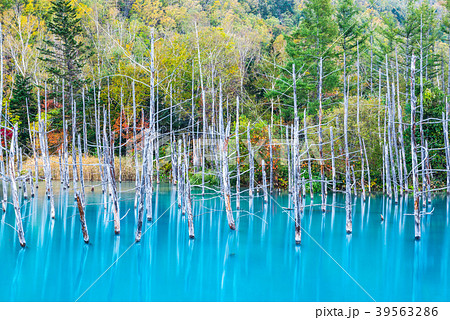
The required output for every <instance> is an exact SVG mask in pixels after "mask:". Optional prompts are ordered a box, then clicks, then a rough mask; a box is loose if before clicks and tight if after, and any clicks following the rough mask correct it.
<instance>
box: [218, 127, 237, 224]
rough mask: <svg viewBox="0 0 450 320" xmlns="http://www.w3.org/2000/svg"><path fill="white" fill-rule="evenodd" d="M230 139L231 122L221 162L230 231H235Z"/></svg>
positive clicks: (223, 136)
mask: <svg viewBox="0 0 450 320" xmlns="http://www.w3.org/2000/svg"><path fill="white" fill-rule="evenodd" d="M229 139H230V122H228V124H227V129H226V134H223V135H222V136H221V148H220V151H221V152H220V153H221V158H222V159H221V160H222V181H223V182H222V183H223V191H224V198H225V209H226V212H227V220H228V225H229V226H230V229H232V230H235V229H236V226H235V224H234V218H233V211H232V210H231V190H230V176H229V174H228V141H229Z"/></svg>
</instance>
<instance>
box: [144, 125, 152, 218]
mask: <svg viewBox="0 0 450 320" xmlns="http://www.w3.org/2000/svg"><path fill="white" fill-rule="evenodd" d="M153 125H154V124H153V121H152V120H151V121H150V128H153ZM152 132H153V129H147V130H145V135H147V136H149V137H147V139H148V142H147V154H146V157H147V159H146V160H147V166H146V167H144V169H143V171H142V174H143V175H145V180H144V181H145V182H144V183H145V202H146V205H145V206H146V209H147V221H152V219H153V204H152V198H153V139H154V135H153V134H152ZM144 172H145V173H144ZM141 187H142V186H141Z"/></svg>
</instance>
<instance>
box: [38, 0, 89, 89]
mask: <svg viewBox="0 0 450 320" xmlns="http://www.w3.org/2000/svg"><path fill="white" fill-rule="evenodd" d="M49 13H50V16H51V17H50V19H49V20H48V21H47V28H48V31H49V32H50V34H51V35H53V39H52V38H47V39H44V43H45V44H46V46H47V47H46V48H41V49H40V51H41V53H42V55H43V57H42V58H41V60H43V61H44V62H46V68H47V71H48V72H49V73H50V74H52V75H53V76H54V77H56V78H57V79H59V80H62V79H64V80H65V83H66V84H67V86H68V88H73V90H74V92H77V89H78V88H79V87H80V85H81V80H80V75H81V69H82V66H83V62H84V60H86V59H87V58H88V55H89V51H88V47H87V46H86V45H85V43H84V42H83V41H82V39H81V36H82V35H83V29H82V27H81V19H80V18H78V17H77V12H76V10H75V8H74V7H73V6H72V5H71V4H70V0H54V1H53V2H52V6H51V8H50V11H49Z"/></svg>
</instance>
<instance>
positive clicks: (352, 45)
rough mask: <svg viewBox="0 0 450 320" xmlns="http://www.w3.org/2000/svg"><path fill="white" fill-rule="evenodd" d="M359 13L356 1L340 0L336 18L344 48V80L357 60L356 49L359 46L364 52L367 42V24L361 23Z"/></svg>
mask: <svg viewBox="0 0 450 320" xmlns="http://www.w3.org/2000/svg"><path fill="white" fill-rule="evenodd" d="M358 12H359V10H358V7H357V6H356V4H355V2H354V0H339V2H338V6H337V14H336V18H337V21H338V27H339V35H340V36H339V39H340V40H339V42H340V44H341V47H342V56H343V64H344V66H343V73H344V79H345V78H346V75H347V67H348V66H349V65H352V64H353V62H354V60H355V59H356V47H357V46H358V45H359V50H360V52H362V51H363V50H362V49H363V48H362V46H363V44H364V41H365V40H366V37H365V36H364V35H363V30H364V29H365V28H366V26H367V24H362V23H361V22H360V20H359V19H358ZM343 83H345V82H343ZM344 87H345V86H344Z"/></svg>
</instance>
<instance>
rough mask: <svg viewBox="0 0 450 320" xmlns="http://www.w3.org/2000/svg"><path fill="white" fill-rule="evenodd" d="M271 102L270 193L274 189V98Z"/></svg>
mask: <svg viewBox="0 0 450 320" xmlns="http://www.w3.org/2000/svg"><path fill="white" fill-rule="evenodd" d="M270 104H271V107H272V110H271V116H270V126H269V161H270V162H269V190H270V193H272V191H273V141H272V133H273V132H272V130H273V99H270Z"/></svg>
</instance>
